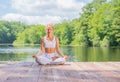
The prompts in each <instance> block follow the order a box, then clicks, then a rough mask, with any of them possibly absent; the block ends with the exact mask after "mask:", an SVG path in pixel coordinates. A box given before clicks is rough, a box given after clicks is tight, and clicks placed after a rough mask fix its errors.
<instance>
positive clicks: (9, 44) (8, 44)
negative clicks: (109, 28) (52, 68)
mask: <svg viewBox="0 0 120 82" xmlns="http://www.w3.org/2000/svg"><path fill="white" fill-rule="evenodd" d="M0 46H18V47H19V46H40V44H11V43H7V44H5V43H4V44H0ZM60 46H78V47H98V46H82V45H60ZM99 47H100V46H99ZM101 47H104V46H101ZM109 47H110V48H120V46H109Z"/></svg>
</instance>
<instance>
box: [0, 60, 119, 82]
mask: <svg viewBox="0 0 120 82" xmlns="http://www.w3.org/2000/svg"><path fill="white" fill-rule="evenodd" d="M0 82H120V62H67V63H66V64H65V65H38V64H36V63H34V62H21V63H11V64H7V63H0Z"/></svg>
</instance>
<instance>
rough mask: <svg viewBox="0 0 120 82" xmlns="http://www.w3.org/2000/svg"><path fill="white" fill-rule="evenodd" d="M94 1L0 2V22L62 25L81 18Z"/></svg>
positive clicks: (21, 0)
mask: <svg viewBox="0 0 120 82" xmlns="http://www.w3.org/2000/svg"><path fill="white" fill-rule="evenodd" d="M91 1H92V0H0V20H7V21H19V22H24V23H26V24H30V25H31V24H42V25H46V24H48V23H53V24H56V23H60V22H62V21H63V20H72V19H74V18H78V17H79V13H82V8H83V7H84V6H85V5H86V4H87V3H90V2H91Z"/></svg>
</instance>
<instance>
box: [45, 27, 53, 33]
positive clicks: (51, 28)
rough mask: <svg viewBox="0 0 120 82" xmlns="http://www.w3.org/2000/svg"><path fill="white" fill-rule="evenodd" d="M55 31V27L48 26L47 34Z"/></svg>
mask: <svg viewBox="0 0 120 82" xmlns="http://www.w3.org/2000/svg"><path fill="white" fill-rule="evenodd" d="M53 31H54V29H53V27H52V26H47V28H46V32H47V34H53Z"/></svg>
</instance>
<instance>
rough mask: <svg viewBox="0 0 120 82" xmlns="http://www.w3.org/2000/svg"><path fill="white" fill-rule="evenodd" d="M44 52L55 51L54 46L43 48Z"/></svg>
mask: <svg viewBox="0 0 120 82" xmlns="http://www.w3.org/2000/svg"><path fill="white" fill-rule="evenodd" d="M45 52H46V53H54V52H55V48H45Z"/></svg>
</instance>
